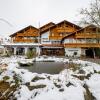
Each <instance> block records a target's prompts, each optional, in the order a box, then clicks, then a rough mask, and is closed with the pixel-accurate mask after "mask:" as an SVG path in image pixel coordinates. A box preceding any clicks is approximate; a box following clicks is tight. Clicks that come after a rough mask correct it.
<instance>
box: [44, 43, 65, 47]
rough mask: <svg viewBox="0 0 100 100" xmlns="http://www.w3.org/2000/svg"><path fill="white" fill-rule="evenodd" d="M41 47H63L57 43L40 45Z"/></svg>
mask: <svg viewBox="0 0 100 100" xmlns="http://www.w3.org/2000/svg"><path fill="white" fill-rule="evenodd" d="M42 46H48V47H63V44H59V43H58V44H57V43H55V44H54V43H53V44H42Z"/></svg>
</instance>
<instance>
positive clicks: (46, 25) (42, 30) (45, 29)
mask: <svg viewBox="0 0 100 100" xmlns="http://www.w3.org/2000/svg"><path fill="white" fill-rule="evenodd" d="M53 26H55V23H53V22H49V23H47V24H45V25H43V26H42V27H40V28H39V29H40V32H41V33H43V32H45V31H48V30H49V29H50V28H51V27H53Z"/></svg>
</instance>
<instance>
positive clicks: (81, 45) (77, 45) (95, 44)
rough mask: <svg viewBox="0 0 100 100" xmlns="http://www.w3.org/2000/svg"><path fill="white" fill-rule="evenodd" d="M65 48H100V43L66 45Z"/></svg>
mask: <svg viewBox="0 0 100 100" xmlns="http://www.w3.org/2000/svg"><path fill="white" fill-rule="evenodd" d="M64 47H91V48H92V47H100V43H66V44H64Z"/></svg>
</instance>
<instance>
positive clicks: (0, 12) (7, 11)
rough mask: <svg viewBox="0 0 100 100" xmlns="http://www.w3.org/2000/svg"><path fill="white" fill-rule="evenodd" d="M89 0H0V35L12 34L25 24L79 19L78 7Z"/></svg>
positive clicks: (85, 4) (84, 5) (85, 5)
mask: <svg viewBox="0 0 100 100" xmlns="http://www.w3.org/2000/svg"><path fill="white" fill-rule="evenodd" d="M89 1H90V0H0V19H2V18H3V19H4V20H6V21H8V22H9V23H10V24H11V25H9V24H7V23H6V22H4V21H1V20H0V35H6V34H12V32H16V31H18V30H19V29H21V28H24V27H26V26H27V25H33V26H35V27H39V23H40V26H42V25H44V24H46V23H48V22H51V21H53V22H55V23H57V22H60V21H62V20H68V21H71V22H75V21H78V20H79V19H80V15H79V9H80V8H84V7H88V5H89Z"/></svg>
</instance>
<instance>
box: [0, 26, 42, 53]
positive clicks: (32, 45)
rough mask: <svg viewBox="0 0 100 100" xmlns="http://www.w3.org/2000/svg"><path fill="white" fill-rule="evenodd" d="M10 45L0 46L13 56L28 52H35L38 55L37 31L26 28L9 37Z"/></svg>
mask: <svg viewBox="0 0 100 100" xmlns="http://www.w3.org/2000/svg"><path fill="white" fill-rule="evenodd" d="M10 37H11V41H10V43H6V44H2V45H3V46H4V47H5V50H4V52H6V50H7V49H8V50H10V51H11V52H12V53H13V54H14V55H24V54H26V53H27V51H28V50H35V51H36V53H37V54H39V53H40V43H39V37H40V36H39V29H37V28H35V27H33V26H31V25H30V26H28V27H26V28H24V29H21V30H20V31H18V32H15V33H13V34H12V35H10Z"/></svg>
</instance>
